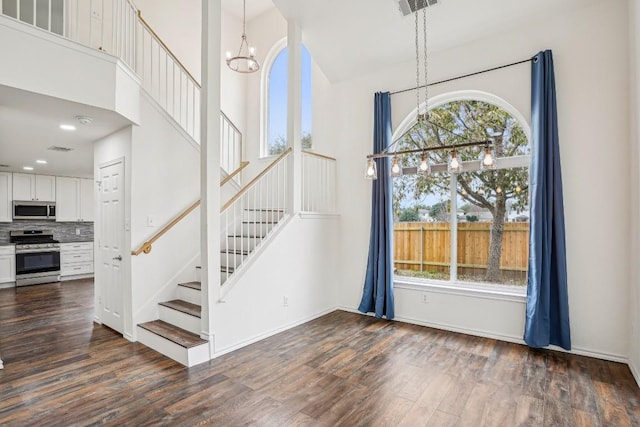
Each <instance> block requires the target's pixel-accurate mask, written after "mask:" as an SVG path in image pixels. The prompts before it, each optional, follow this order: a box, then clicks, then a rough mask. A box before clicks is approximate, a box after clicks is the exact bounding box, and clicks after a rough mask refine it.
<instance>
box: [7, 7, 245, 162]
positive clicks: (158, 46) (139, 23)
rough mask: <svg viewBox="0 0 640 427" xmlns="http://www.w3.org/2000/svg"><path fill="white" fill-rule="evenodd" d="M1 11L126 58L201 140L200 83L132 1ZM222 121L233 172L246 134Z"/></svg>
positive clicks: (224, 152) (224, 157) (224, 151)
mask: <svg viewBox="0 0 640 427" xmlns="http://www.w3.org/2000/svg"><path fill="white" fill-rule="evenodd" d="M0 12H1V13H2V14H4V15H6V16H10V17H12V18H14V19H17V20H19V21H22V22H24V23H26V24H30V25H33V26H35V27H38V28H41V29H43V30H45V31H49V32H51V33H54V34H57V35H60V36H63V37H65V38H67V39H70V40H74V41H76V42H78V43H80V44H83V45H85V46H88V47H92V48H94V49H98V50H101V51H104V52H107V53H109V54H112V55H114V56H116V57H118V58H120V60H122V61H123V62H124V63H126V64H127V65H128V66H129V68H131V69H132V70H133V71H134V72H135V73H136V74H137V75H138V76H139V77H140V78H141V80H142V85H143V87H144V89H145V91H146V92H147V93H148V94H150V95H151V97H153V99H154V100H155V101H156V102H157V103H158V104H160V106H162V108H163V109H164V110H165V111H166V112H167V113H168V114H169V115H170V116H171V117H172V118H173V119H174V120H175V121H176V123H178V124H179V125H180V127H181V128H182V129H183V130H184V131H185V132H186V133H187V134H188V135H189V136H190V137H191V138H193V140H194V141H196V142H198V143H200V84H199V83H198V81H197V80H196V79H195V78H194V77H193V75H192V74H191V73H190V72H189V70H187V68H186V67H185V66H184V65H183V64H182V63H181V62H180V60H179V59H178V58H177V57H176V55H175V54H174V53H173V52H171V49H169V47H168V46H167V45H166V44H165V43H164V42H163V41H162V39H161V38H160V37H159V36H158V34H157V33H156V32H155V31H154V30H153V29H152V28H151V26H150V25H149V24H148V23H147V22H146V21H145V20H144V18H143V17H142V16H141V14H140V11H139V10H138V9H137V8H136V7H135V5H134V4H133V3H132V2H131V1H130V0H0ZM220 120H221V139H222V140H221V144H220V158H221V166H222V167H223V168H224V170H225V171H227V172H231V171H233V170H236V169H237V168H238V167H239V166H240V165H241V162H242V134H241V133H240V131H239V130H238V129H237V127H236V126H235V125H234V124H233V123H232V122H231V121H230V120H229V119H228V117H226V116H225V115H224V113H222V112H221V114H220Z"/></svg>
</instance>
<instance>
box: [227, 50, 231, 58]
mask: <svg viewBox="0 0 640 427" xmlns="http://www.w3.org/2000/svg"><path fill="white" fill-rule="evenodd" d="M227 59H231V52H230V51H227Z"/></svg>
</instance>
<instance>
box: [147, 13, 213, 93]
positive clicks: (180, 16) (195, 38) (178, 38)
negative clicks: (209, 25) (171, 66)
mask: <svg viewBox="0 0 640 427" xmlns="http://www.w3.org/2000/svg"><path fill="white" fill-rule="evenodd" d="M134 3H135V5H136V7H137V8H138V10H139V11H140V13H141V14H142V17H143V18H144V20H145V21H147V22H148V23H149V25H150V26H151V28H153V30H154V31H155V32H156V34H158V36H160V38H161V39H162V41H163V42H164V43H165V44H166V45H167V46H169V48H170V49H171V51H172V52H173V54H174V55H176V57H178V59H179V60H180V62H182V64H183V65H184V66H185V67H186V68H187V69H188V70H189V72H190V73H191V75H192V76H193V77H194V78H195V79H196V80H197V81H200V71H201V70H200V46H201V40H200V34H201V32H202V0H163V1H157V0H135V1H134Z"/></svg>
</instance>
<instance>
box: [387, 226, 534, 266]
mask: <svg viewBox="0 0 640 427" xmlns="http://www.w3.org/2000/svg"><path fill="white" fill-rule="evenodd" d="M393 231H394V232H393V238H394V249H393V251H394V257H393V259H394V265H395V268H397V269H401V270H417V271H436V272H448V271H449V266H450V262H451V233H450V226H449V223H446V222H398V223H395V224H394V230H393ZM490 241H491V223H490V222H463V223H459V224H458V250H457V254H458V271H459V272H460V273H462V274H465V273H470V274H480V271H479V270H482V271H484V270H486V268H487V262H488V259H489V245H490ZM528 259H529V223H528V222H507V223H505V224H504V233H503V235H502V254H501V257H500V270H502V272H503V273H509V272H513V273H516V274H522V272H526V271H527V263H528Z"/></svg>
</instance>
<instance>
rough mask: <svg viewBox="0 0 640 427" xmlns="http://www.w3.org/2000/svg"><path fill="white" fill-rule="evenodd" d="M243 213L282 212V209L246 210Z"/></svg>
mask: <svg viewBox="0 0 640 427" xmlns="http://www.w3.org/2000/svg"><path fill="white" fill-rule="evenodd" d="M245 211H250V212H284V209H280V208H273V209H269V208H246V209H245Z"/></svg>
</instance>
